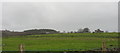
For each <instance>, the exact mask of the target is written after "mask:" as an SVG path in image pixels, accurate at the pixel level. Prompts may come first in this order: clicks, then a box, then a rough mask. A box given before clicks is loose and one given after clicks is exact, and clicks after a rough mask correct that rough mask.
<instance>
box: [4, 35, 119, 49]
mask: <svg viewBox="0 0 120 53" xmlns="http://www.w3.org/2000/svg"><path fill="white" fill-rule="evenodd" d="M116 37H118V34H117V33H95V34H92V33H73V34H45V35H30V36H25V37H7V38H3V44H5V45H4V46H3V51H18V50H19V49H18V48H19V47H18V45H20V44H23V45H24V47H25V50H26V51H49V50H53V51H63V50H66V49H67V50H73V49H74V50H83V51H84V50H91V49H95V48H101V45H102V41H106V45H107V47H110V46H109V45H113V46H117V45H118V41H117V38H116Z"/></svg>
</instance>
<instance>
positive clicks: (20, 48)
mask: <svg viewBox="0 0 120 53" xmlns="http://www.w3.org/2000/svg"><path fill="white" fill-rule="evenodd" d="M19 50H20V53H23V52H24V46H23V44H20V45H19Z"/></svg>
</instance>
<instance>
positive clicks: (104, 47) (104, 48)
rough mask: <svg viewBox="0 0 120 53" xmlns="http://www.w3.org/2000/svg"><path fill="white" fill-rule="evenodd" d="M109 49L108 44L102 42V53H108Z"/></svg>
mask: <svg viewBox="0 0 120 53" xmlns="http://www.w3.org/2000/svg"><path fill="white" fill-rule="evenodd" d="M106 51H107V49H106V43H105V41H103V42H102V53H106Z"/></svg>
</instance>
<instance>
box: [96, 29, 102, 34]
mask: <svg viewBox="0 0 120 53" xmlns="http://www.w3.org/2000/svg"><path fill="white" fill-rule="evenodd" d="M103 32H104V31H101V30H100V29H97V30H95V33H103Z"/></svg>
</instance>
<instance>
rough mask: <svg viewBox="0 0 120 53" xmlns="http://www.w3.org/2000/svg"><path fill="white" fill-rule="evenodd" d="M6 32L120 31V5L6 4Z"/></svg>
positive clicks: (3, 6) (99, 3)
mask: <svg viewBox="0 0 120 53" xmlns="http://www.w3.org/2000/svg"><path fill="white" fill-rule="evenodd" d="M2 16H3V19H2V29H8V30H15V31H23V30H26V29H35V28H37V29H41V28H45V29H46V28H47V29H48V28H49V29H56V30H60V31H76V30H78V29H80V28H85V27H88V28H90V29H91V31H93V30H95V29H98V28H99V29H102V30H104V31H118V4H117V2H4V3H3V5H2Z"/></svg>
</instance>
